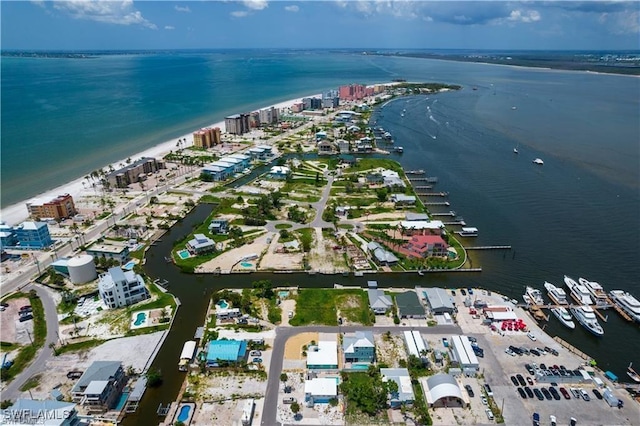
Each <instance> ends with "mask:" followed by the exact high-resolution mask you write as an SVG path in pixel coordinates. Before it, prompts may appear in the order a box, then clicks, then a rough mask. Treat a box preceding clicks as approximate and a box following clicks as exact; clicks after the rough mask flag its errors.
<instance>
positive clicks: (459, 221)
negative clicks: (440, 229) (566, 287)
mask: <svg viewBox="0 0 640 426" xmlns="http://www.w3.org/2000/svg"><path fill="white" fill-rule="evenodd" d="M443 224H444V225H446V226H451V225H458V226H465V225H466V224H467V223H466V222H465V221H464V220H457V221H454V222H443Z"/></svg>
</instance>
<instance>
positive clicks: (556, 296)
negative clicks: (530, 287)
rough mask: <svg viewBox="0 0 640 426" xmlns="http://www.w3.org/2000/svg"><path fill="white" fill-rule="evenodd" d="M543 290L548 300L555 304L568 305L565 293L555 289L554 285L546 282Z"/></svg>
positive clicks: (557, 288)
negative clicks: (545, 291)
mask: <svg viewBox="0 0 640 426" xmlns="http://www.w3.org/2000/svg"><path fill="white" fill-rule="evenodd" d="M544 288H545V289H546V290H547V294H548V295H549V298H550V299H551V300H553V301H554V302H555V303H556V304H558V305H567V304H568V303H569V302H567V293H565V291H564V290H563V289H562V288H560V287H556V286H555V285H553V284H551V283H550V282H548V281H545V282H544Z"/></svg>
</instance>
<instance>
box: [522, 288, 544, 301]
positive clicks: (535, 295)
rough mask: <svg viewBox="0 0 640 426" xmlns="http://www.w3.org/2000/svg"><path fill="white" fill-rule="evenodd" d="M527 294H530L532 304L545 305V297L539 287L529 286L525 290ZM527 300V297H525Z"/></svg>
mask: <svg viewBox="0 0 640 426" xmlns="http://www.w3.org/2000/svg"><path fill="white" fill-rule="evenodd" d="M525 295H526V296H529V299H530V300H531V304H533V305H544V299H543V298H542V292H540V290H538V289H537V288H533V287H527V288H526V290H525ZM525 300H526V299H525Z"/></svg>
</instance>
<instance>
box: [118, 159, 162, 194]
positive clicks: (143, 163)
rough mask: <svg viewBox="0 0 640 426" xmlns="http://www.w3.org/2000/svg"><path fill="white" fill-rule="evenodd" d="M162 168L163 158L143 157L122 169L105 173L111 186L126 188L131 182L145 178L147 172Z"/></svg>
mask: <svg viewBox="0 0 640 426" xmlns="http://www.w3.org/2000/svg"><path fill="white" fill-rule="evenodd" d="M164 168H165V163H164V161H163V160H157V159H155V158H151V157H143V158H141V159H139V160H138V161H135V162H133V163H131V164H129V165H128V166H126V167H123V168H122V169H119V170H116V171H114V172H111V173H109V174H108V175H107V181H108V182H109V184H110V185H112V186H115V187H118V188H126V187H127V186H129V185H131V184H132V183H136V182H140V181H142V180H145V179H146V177H147V174H148V173H154V172H157V171H158V170H160V169H164Z"/></svg>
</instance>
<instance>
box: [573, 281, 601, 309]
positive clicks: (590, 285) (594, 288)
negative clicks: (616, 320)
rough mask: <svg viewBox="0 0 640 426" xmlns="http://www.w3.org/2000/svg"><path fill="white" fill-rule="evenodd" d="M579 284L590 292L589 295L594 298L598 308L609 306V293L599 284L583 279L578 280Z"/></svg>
mask: <svg viewBox="0 0 640 426" xmlns="http://www.w3.org/2000/svg"><path fill="white" fill-rule="evenodd" d="M578 282H579V283H580V284H581V285H583V286H585V287H586V288H587V290H589V293H591V295H592V296H593V300H595V302H596V306H607V304H608V303H607V302H608V301H607V299H608V297H607V293H605V292H604V289H603V288H602V286H601V285H600V284H599V283H597V282H595V281H589V280H587V279H584V278H582V277H580V278H578Z"/></svg>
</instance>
